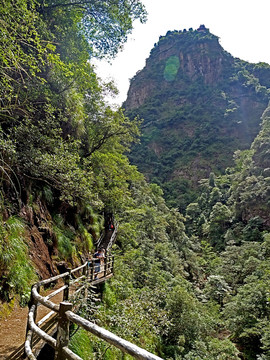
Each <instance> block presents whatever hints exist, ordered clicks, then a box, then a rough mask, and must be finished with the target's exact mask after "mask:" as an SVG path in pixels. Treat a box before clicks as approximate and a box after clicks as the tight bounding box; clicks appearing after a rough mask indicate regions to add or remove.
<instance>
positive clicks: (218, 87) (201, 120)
mask: <svg viewBox="0 0 270 360" xmlns="http://www.w3.org/2000/svg"><path fill="white" fill-rule="evenodd" d="M200 29H201V30H192V29H190V30H189V31H184V32H183V31H168V33H167V34H166V36H163V37H160V39H159V42H158V43H157V44H155V47H154V48H153V49H152V51H151V54H150V56H149V58H148V59H147V60H146V65H145V67H144V68H143V69H142V70H141V71H139V72H138V73H137V74H136V75H135V76H134V78H133V79H132V80H131V83H130V88H129V92H128V97H127V100H126V102H125V103H124V107H125V108H126V110H127V114H128V115H129V116H130V117H132V116H134V115H139V116H140V117H141V118H143V120H144V122H143V126H142V137H141V143H140V144H139V145H136V146H135V147H133V149H132V152H131V154H130V156H129V157H130V159H131V161H132V163H134V164H136V165H138V168H139V170H140V171H142V172H143V173H144V174H145V175H146V176H147V178H148V179H149V180H150V181H152V182H155V183H157V184H159V185H160V186H161V187H162V189H163V190H164V192H165V197H166V199H167V203H168V204H170V205H171V206H177V207H179V208H180V210H181V211H184V209H185V207H186V206H187V204H188V203H189V202H191V201H193V200H194V198H195V197H196V195H197V194H196V190H197V188H198V183H199V180H200V179H201V178H204V177H208V176H209V174H210V172H211V171H214V172H216V173H218V174H222V173H224V171H225V169H226V168H227V167H228V166H231V165H232V155H233V153H234V151H235V150H237V149H247V148H249V146H250V144H251V142H252V141H253V139H254V138H255V136H256V134H257V133H258V130H259V123H260V117H261V115H262V113H263V111H264V109H265V107H266V106H267V103H268V101H269V80H270V66H269V65H267V64H256V65H254V64H249V63H247V62H244V61H241V60H240V59H235V58H233V57H232V56H231V55H230V54H229V53H227V52H226V51H224V50H223V49H222V47H221V46H220V44H219V42H218V38H217V37H216V36H214V35H213V34H211V33H210V32H209V30H207V29H206V28H200Z"/></svg>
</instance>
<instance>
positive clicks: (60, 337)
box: [54, 301, 72, 360]
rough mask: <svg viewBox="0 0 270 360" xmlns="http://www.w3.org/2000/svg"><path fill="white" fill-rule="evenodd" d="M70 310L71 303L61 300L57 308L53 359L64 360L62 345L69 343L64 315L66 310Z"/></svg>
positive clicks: (67, 323) (67, 326) (67, 324)
mask: <svg viewBox="0 0 270 360" xmlns="http://www.w3.org/2000/svg"><path fill="white" fill-rule="evenodd" d="M68 310H72V304H71V303H68V302H64V301H63V302H61V303H60V309H59V314H58V316H59V318H58V327H57V338H56V349H55V356H54V360H66V356H65V354H64V353H63V347H65V346H68V343H69V320H68V318H67V317H66V311H68Z"/></svg>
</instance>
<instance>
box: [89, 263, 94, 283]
mask: <svg viewBox="0 0 270 360" xmlns="http://www.w3.org/2000/svg"><path fill="white" fill-rule="evenodd" d="M94 273H95V262H94V261H93V259H92V261H91V279H90V280H91V281H93V280H94Z"/></svg>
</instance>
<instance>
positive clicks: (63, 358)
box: [25, 256, 162, 360]
mask: <svg viewBox="0 0 270 360" xmlns="http://www.w3.org/2000/svg"><path fill="white" fill-rule="evenodd" d="M96 261H98V259H92V260H90V261H86V262H85V263H84V264H83V265H82V266H80V267H77V268H75V269H72V270H71V269H69V270H68V271H67V272H65V273H64V274H61V275H58V276H54V277H52V278H49V279H46V280H43V281H40V282H38V283H36V284H34V285H33V287H32V291H31V302H30V306H29V314H28V322H27V334H26V341H25V354H26V356H27V358H28V359H30V360H37V358H36V356H35V355H34V352H33V348H32V343H33V337H34V335H35V336H37V337H38V338H40V339H41V340H43V341H44V342H45V343H47V344H49V345H50V346H51V347H52V348H54V349H55V355H54V360H67V359H68V360H83V359H82V358H81V357H79V356H78V355H76V354H75V353H73V352H72V351H71V350H70V349H69V348H68V344H69V327H70V323H71V322H72V323H74V324H77V325H78V326H80V327H82V328H84V329H85V330H86V331H89V332H90V333H92V334H94V335H96V336H98V337H99V338H101V339H103V340H105V341H106V342H108V343H109V344H111V345H113V346H115V347H117V348H119V349H120V350H121V351H123V352H125V353H128V354H130V355H131V356H133V357H134V358H136V359H140V360H162V359H161V358H160V357H158V356H156V355H153V354H151V353H149V352H148V351H146V350H144V349H142V348H140V347H138V346H136V345H134V344H132V343H130V342H129V341H126V340H124V339H122V338H120V337H118V336H116V335H114V334H113V333H111V332H110V331H108V330H106V329H103V328H101V327H99V326H97V325H96V324H94V323H93V322H91V321H89V320H86V319H84V318H82V317H81V316H79V315H77V314H75V313H74V312H73V311H72V310H74V309H73V307H74V306H73V303H72V298H74V296H76V294H79V293H82V291H85V293H84V294H83V296H85V295H86V293H87V286H88V285H89V284H91V285H95V284H98V283H101V282H104V281H106V280H107V279H109V278H110V277H112V276H113V272H114V257H113V256H107V257H106V258H105V259H104V264H103V265H101V266H100V269H99V272H96V271H95V270H96V269H97V267H96V264H95V262H96ZM75 273H76V274H78V277H77V278H75V279H72V276H74V274H75ZM61 279H62V280H63V281H64V285H63V286H61V287H60V288H59V289H57V290H55V291H53V292H52V293H50V294H49V295H47V296H42V295H41V294H40V291H41V289H42V287H44V286H48V285H51V284H54V283H56V282H57V281H59V280H61ZM71 290H72V294H71ZM61 292H63V301H61V302H60V303H59V304H56V303H54V302H52V301H51V300H50V299H51V298H53V297H55V296H56V295H58V294H60V293H61ZM40 304H41V305H43V306H45V307H46V308H48V309H50V310H51V311H50V312H49V313H48V314H47V315H46V316H44V317H43V318H42V319H41V320H39V321H38V322H36V315H37V308H38V306H39V305H40ZM53 317H54V319H55V323H56V325H57V336H56V339H55V338H53V337H52V336H51V335H49V334H48V333H46V332H45V331H43V330H42V329H41V325H42V324H44V323H45V322H47V321H48V320H49V319H50V318H53Z"/></svg>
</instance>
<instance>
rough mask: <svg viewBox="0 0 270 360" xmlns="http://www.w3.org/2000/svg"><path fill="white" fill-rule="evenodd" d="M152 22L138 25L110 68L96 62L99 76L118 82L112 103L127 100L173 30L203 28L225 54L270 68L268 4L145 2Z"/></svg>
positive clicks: (242, 0)
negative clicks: (157, 46) (137, 78)
mask: <svg viewBox="0 0 270 360" xmlns="http://www.w3.org/2000/svg"><path fill="white" fill-rule="evenodd" d="M141 2H142V3H143V4H144V5H145V7H146V10H147V12H148V21H147V22H146V24H141V23H140V22H139V21H137V22H135V23H134V29H133V31H132V34H131V35H130V36H129V37H128V41H127V42H126V44H125V45H124V48H123V50H122V51H121V52H120V53H119V54H118V55H117V56H116V58H115V59H114V60H112V61H111V63H108V62H107V61H106V60H102V61H95V63H94V64H95V66H96V71H97V74H98V76H99V77H100V78H101V79H102V80H104V81H107V80H114V82H115V84H116V87H117V88H118V90H119V95H118V96H117V97H115V98H108V99H107V100H108V101H109V103H111V104H112V105H113V104H116V105H121V104H122V102H123V101H125V100H126V97H127V91H128V88H129V80H130V79H131V78H132V77H133V76H134V75H135V74H136V72H137V71H139V70H141V69H143V67H144V66H145V60H146V59H147V58H148V57H149V55H150V51H151V49H152V48H153V47H154V44H155V43H157V42H158V39H159V36H164V35H166V33H167V31H169V30H171V31H172V30H183V29H187V30H188V29H189V28H193V29H197V28H198V27H199V26H200V25H201V24H204V25H205V26H206V27H207V28H208V29H209V30H210V32H211V33H212V34H214V35H216V36H218V37H219V39H220V40H219V41H220V44H221V46H222V47H223V48H224V50H226V51H228V52H229V53H230V54H232V55H233V56H234V57H238V58H240V59H242V60H245V61H249V62H252V63H257V62H266V63H268V64H270V46H269V35H270V21H269V14H270V0H256V1H255V0H141Z"/></svg>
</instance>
